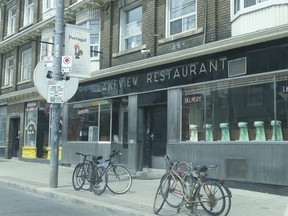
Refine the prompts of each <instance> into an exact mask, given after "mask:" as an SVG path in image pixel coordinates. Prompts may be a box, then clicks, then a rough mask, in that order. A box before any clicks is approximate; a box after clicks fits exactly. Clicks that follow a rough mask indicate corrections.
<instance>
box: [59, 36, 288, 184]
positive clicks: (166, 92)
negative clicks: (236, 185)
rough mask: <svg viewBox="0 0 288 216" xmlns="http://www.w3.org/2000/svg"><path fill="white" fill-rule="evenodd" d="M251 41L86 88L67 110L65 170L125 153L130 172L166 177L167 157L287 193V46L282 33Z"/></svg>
mask: <svg viewBox="0 0 288 216" xmlns="http://www.w3.org/2000/svg"><path fill="white" fill-rule="evenodd" d="M286 35H287V32H286ZM252 37H253V35H252V36H249V38H248V37H247V38H245V37H242V38H239V39H238V40H237V38H236V39H235V38H231V39H228V40H226V41H220V42H215V43H211V44H207V45H203V46H201V47H195V48H191V49H189V50H186V51H182V52H179V53H178V52H176V53H174V54H175V55H173V54H167V55H164V56H162V57H161V59H164V58H165V56H166V57H167V59H168V60H165V64H163V63H161V61H157V58H158V57H153V58H151V59H150V62H149V59H146V60H144V61H143V62H139V64H138V66H135V68H136V69H135V70H134V69H133V67H129V65H125V66H116V67H115V68H114V70H115V71H116V70H118V75H116V73H115V75H111V76H109V77H106V78H105V77H104V76H103V77H101V76H98V78H95V79H92V80H87V81H82V82H81V83H80V85H79V88H78V91H77V93H76V95H75V96H74V97H73V98H72V99H71V100H70V101H69V102H68V104H67V106H65V107H64V111H65V112H64V113H68V115H63V121H64V122H65V123H66V124H67V125H68V128H67V129H66V131H64V136H65V141H63V144H62V148H63V152H62V163H70V164H73V163H76V162H78V161H79V160H80V158H78V157H77V156H76V155H75V152H77V151H81V152H84V153H85V152H86V153H94V154H102V155H104V156H105V155H106V156H107V155H108V154H109V152H110V151H111V150H112V149H120V150H121V151H122V152H123V155H122V156H121V158H120V159H119V160H120V162H121V163H124V164H127V165H128V167H129V168H130V169H131V170H132V172H137V171H142V170H143V168H144V167H151V168H161V169H164V168H165V162H164V159H163V155H164V154H169V155H170V156H171V158H172V159H175V160H185V161H190V162H193V163H194V164H204V163H216V164H218V165H219V168H218V169H217V170H216V171H213V172H211V175H212V176H214V177H218V178H220V177H221V178H226V179H229V180H236V181H247V182H256V183H266V184H276V185H287V184H288V172H287V169H286V167H287V165H288V163H287V152H288V41H287V37H286V36H285V32H284V33H283V34H282V33H281V34H280V33H279V34H277V35H276V36H275V34H272V33H271V37H270V38H268V39H261V38H259V37H258V39H255V38H254V39H251V38H252ZM266 37H267V35H266ZM268 37H269V36H268ZM250 39H251V41H249V40H250ZM189 51H190V52H189ZM174 56H176V57H174ZM169 59H170V61H169ZM178 59H179V60H178ZM163 62H164V61H163ZM140 65H141V66H140ZM101 71H102V72H103V73H104V72H106V71H109V68H108V69H104V70H101ZM101 71H100V72H101ZM95 77H97V76H95Z"/></svg>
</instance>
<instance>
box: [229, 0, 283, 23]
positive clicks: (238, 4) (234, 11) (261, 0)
mask: <svg viewBox="0 0 288 216" xmlns="http://www.w3.org/2000/svg"><path fill="white" fill-rule="evenodd" d="M245 1H246V0H231V1H230V4H231V11H230V13H231V20H232V21H233V20H234V19H236V18H237V17H238V16H240V15H242V14H245V13H249V12H252V11H256V10H259V9H262V8H265V7H268V6H271V5H274V4H283V3H285V2H287V3H288V1H287V0H283V1H278V0H255V4H253V5H249V6H246V7H245Z"/></svg>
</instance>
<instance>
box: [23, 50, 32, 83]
mask: <svg viewBox="0 0 288 216" xmlns="http://www.w3.org/2000/svg"><path fill="white" fill-rule="evenodd" d="M31 61H32V49H31V48H29V49H27V50H24V51H23V52H22V58H21V81H26V80H30V79H31V78H32V68H31Z"/></svg>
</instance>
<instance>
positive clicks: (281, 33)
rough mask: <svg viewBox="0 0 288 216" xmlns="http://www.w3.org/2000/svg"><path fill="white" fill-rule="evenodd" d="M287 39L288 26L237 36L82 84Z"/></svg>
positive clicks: (123, 67)
mask: <svg viewBox="0 0 288 216" xmlns="http://www.w3.org/2000/svg"><path fill="white" fill-rule="evenodd" d="M285 37H286V38H288V25H282V26H278V27H274V28H270V29H265V30H262V31H257V32H254V33H249V34H245V35H241V36H235V37H231V38H228V39H224V40H219V41H215V42H211V43H207V44H203V45H201V46H197V47H192V48H188V49H185V50H181V51H176V52H172V53H168V54H164V55H160V56H155V57H152V58H147V59H144V60H139V61H135V62H131V63H127V64H123V65H118V66H114V67H110V68H105V69H101V70H98V71H93V72H92V74H91V78H85V79H81V80H80V82H81V83H83V82H87V81H91V80H97V79H102V78H105V77H109V76H113V75H119V74H123V73H128V72H131V73H132V72H136V71H137V70H141V69H145V68H150V67H154V66H159V65H164V64H167V63H173V62H177V61H181V60H186V59H191V58H195V57H198V56H204V55H209V54H213V53H218V52H223V51H227V50H231V49H235V48H240V47H245V46H250V45H253V44H258V43H262V42H267V41H272V40H277V39H281V38H285Z"/></svg>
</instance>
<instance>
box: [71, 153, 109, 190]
mask: <svg viewBox="0 0 288 216" xmlns="http://www.w3.org/2000/svg"><path fill="white" fill-rule="evenodd" d="M76 155H81V156H83V161H82V162H81V163H78V164H77V165H76V166H75V168H74V171H73V175H72V185H73V188H74V190H76V191H79V190H81V189H83V186H84V185H85V183H86V181H87V182H89V191H90V192H92V191H93V192H94V194H96V195H101V194H102V193H104V191H105V189H106V186H107V181H108V179H107V176H106V175H103V173H105V167H103V166H99V164H100V163H101V162H100V161H101V159H102V158H103V157H102V156H98V157H96V156H94V155H90V154H82V153H79V152H76ZM87 157H91V160H88V159H87ZM103 177H104V178H103Z"/></svg>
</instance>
